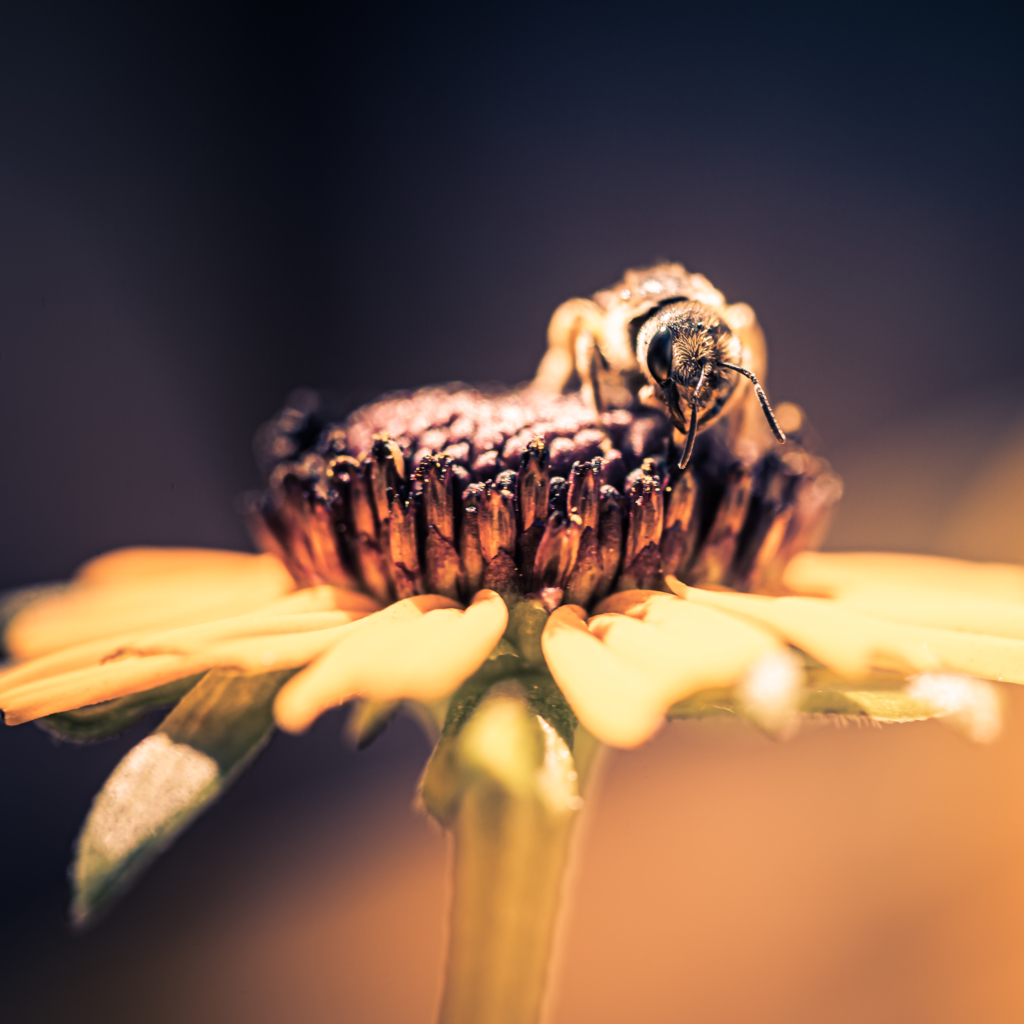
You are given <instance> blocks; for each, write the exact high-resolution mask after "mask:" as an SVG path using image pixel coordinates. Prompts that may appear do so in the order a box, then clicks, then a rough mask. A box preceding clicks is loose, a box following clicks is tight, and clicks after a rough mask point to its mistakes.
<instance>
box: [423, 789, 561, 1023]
mask: <svg viewBox="0 0 1024 1024" xmlns="http://www.w3.org/2000/svg"><path fill="white" fill-rule="evenodd" d="M577 813H578V812H577V811H575V810H572V811H570V812H569V813H564V814H552V813H551V812H550V810H549V809H548V808H547V807H545V806H544V804H543V802H542V801H541V800H540V799H538V798H537V797H535V796H532V795H527V794H522V795H520V794H513V793H510V792H508V791H507V790H505V789H503V787H501V786H500V785H497V784H494V783H491V782H489V781H487V780H483V779H482V780H480V781H479V782H477V783H476V784H474V785H471V786H470V787H469V788H468V789H467V790H466V792H465V793H464V795H463V798H462V801H461V805H460V807H459V811H458V814H457V816H456V819H455V823H454V827H453V834H454V845H455V858H454V894H453V901H452V919H451V935H450V947H449V954H448V968H447V975H446V978H445V990H444V998H443V1001H442V1004H441V1014H440V1021H441V1024H470V1022H472V1024H530V1022H533V1021H536V1020H538V1018H539V1015H540V1008H541V999H542V997H543V994H544V985H545V982H546V980H547V971H548V960H549V958H550V953H551V945H552V937H553V935H554V928H555V922H556V919H557V915H558V906H559V896H560V894H561V889H562V877H563V874H564V870H565V865H566V862H567V859H568V852H569V839H570V837H571V834H572V828H573V825H574V824H575V819H576V817H577Z"/></svg>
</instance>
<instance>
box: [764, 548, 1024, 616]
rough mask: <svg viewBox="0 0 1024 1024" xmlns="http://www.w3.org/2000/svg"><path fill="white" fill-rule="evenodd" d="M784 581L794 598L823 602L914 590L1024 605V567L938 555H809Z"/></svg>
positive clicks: (789, 570) (794, 565) (799, 559)
mask: <svg viewBox="0 0 1024 1024" xmlns="http://www.w3.org/2000/svg"><path fill="white" fill-rule="evenodd" d="M782 581H783V583H784V585H785V586H786V588H787V589H789V590H791V591H793V592H794V593H797V594H813V595H817V596H820V597H839V596H841V595H844V594H849V593H852V592H855V591H859V590H869V591H886V590H897V591H900V590H907V589H911V590H917V591H921V590H947V591H955V592H956V593H958V594H960V595H961V596H966V595H972V596H975V597H980V598H989V599H991V600H997V601H1012V602H1016V603H1021V602H1024V566H1020V565H1006V564H1002V563H999V562H967V561H963V560H961V559H958V558H938V557H935V556H932V555H903V554H890V553H887V552H860V551H858V552H827V553H825V552H819V551H805V552H802V553H801V554H798V555H796V556H795V557H794V558H793V560H792V561H791V562H790V563H789V565H788V566H787V567H786V572H785V575H784V576H783V578H782Z"/></svg>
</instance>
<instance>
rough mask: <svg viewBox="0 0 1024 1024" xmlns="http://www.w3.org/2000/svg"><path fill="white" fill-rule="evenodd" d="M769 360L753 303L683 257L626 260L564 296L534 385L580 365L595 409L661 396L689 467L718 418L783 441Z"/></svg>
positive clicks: (731, 429)
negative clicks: (583, 291) (641, 264)
mask: <svg viewBox="0 0 1024 1024" xmlns="http://www.w3.org/2000/svg"><path fill="white" fill-rule="evenodd" d="M766 368H767V353H766V348H765V342H764V335H763V333H762V332H761V328H760V326H759V325H758V323H757V318H756V316H755V315H754V311H753V310H752V309H751V308H750V307H749V306H748V305H746V304H745V303H735V304H732V305H729V304H727V303H726V301H725V296H724V295H723V294H722V293H721V292H720V291H718V289H717V288H715V287H714V286H713V285H712V284H711V282H710V281H708V279H707V278H706V277H704V276H703V275H702V274H691V273H689V272H688V271H687V270H686V268H685V267H683V266H682V264H679V263H659V264H657V265H656V266H653V267H646V268H640V269H636V270H628V271H627V272H626V273H625V275H624V276H623V278H622V280H621V281H620V282H618V284H616V285H614V286H613V287H611V288H607V289H604V290H603V291H599V292H596V293H595V294H594V295H593V296H592V297H591V298H589V299H584V298H577V299H569V300H568V301H567V302H563V303H562V305H561V306H559V307H558V309H556V310H555V313H554V315H553V316H552V318H551V322H550V324H549V325H548V348H547V352H546V353H545V355H544V358H543V359H542V361H541V364H540V366H539V368H538V370H537V375H536V377H535V378H534V386H535V387H537V388H539V389H543V390H548V391H556V392H562V391H564V390H565V388H566V387H567V386H568V384H569V382H570V380H571V379H572V376H573V373H576V374H577V376H578V377H579V380H580V387H581V390H582V392H583V394H584V396H585V397H586V398H587V399H588V401H589V402H590V403H591V404H592V405H593V406H594V408H595V409H597V410H600V409H602V408H603V407H604V406H605V405H606V404H611V405H621V404H628V403H629V402H631V401H633V400H635V399H639V400H640V401H641V402H643V403H645V404H649V405H660V406H661V407H662V408H663V409H665V410H666V411H667V413H668V415H669V417H670V418H671V420H672V423H673V425H674V426H675V428H676V430H677V431H678V434H679V438H678V441H679V448H680V450H681V455H680V460H679V466H680V468H683V467H685V466H686V464H687V463H688V462H689V460H690V456H691V455H692V453H693V445H694V442H695V440H696V438H697V435H698V434H699V433H700V432H701V431H702V430H705V429H707V428H708V427H710V426H712V425H713V424H716V423H720V422H724V423H726V425H727V436H728V438H729V440H730V442H732V443H735V441H736V440H737V439H738V438H739V437H743V436H748V437H749V436H754V435H757V434H758V433H762V434H763V427H762V428H760V430H758V427H757V426H756V423H766V424H767V426H768V427H769V428H770V429H771V432H772V434H774V436H775V438H776V439H777V440H778V441H779V442H780V443H784V442H785V440H786V436H785V434H784V433H783V432H782V429H781V428H780V427H779V424H778V422H777V420H776V418H775V414H774V413H773V412H772V408H771V406H770V405H769V404H768V399H767V397H766V395H765V393H764V390H763V388H762V386H761V381H762V380H763V379H764V376H765V371H766ZM758 406H759V407H760V408H759V409H758ZM755 413H756V420H755V419H754V415H753V414H755ZM762 414H763V417H764V419H763V420H762V419H761V416H762Z"/></svg>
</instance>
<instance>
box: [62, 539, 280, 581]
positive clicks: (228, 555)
mask: <svg viewBox="0 0 1024 1024" xmlns="http://www.w3.org/2000/svg"><path fill="white" fill-rule="evenodd" d="M260 557H262V556H260V555H251V554H248V553H247V552H245V551H225V550H223V549H219V548H157V547H132V548H117V549H116V550H114V551H107V552H106V553H104V554H102V555H97V556H96V557H95V558H90V559H89V561H88V562H84V563H83V564H82V565H81V566H79V568H78V571H77V572H76V573H75V579H76V580H77V581H79V582H84V581H88V582H90V583H110V582H119V581H123V580H131V579H134V580H137V579H141V578H143V577H147V576H149V577H154V576H180V575H192V574H195V573H199V574H204V573H205V574H211V575H218V574H224V573H231V572H234V571H236V570H238V569H243V570H244V568H245V567H246V566H247V565H248V564H249V563H251V562H252V560H253V559H254V558H260Z"/></svg>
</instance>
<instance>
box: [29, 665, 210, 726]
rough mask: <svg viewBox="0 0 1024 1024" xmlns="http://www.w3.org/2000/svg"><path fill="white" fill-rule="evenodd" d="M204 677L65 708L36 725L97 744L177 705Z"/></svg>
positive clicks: (176, 681) (198, 676) (38, 721)
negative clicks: (98, 702) (83, 705)
mask: <svg viewBox="0 0 1024 1024" xmlns="http://www.w3.org/2000/svg"><path fill="white" fill-rule="evenodd" d="M202 678H203V674H202V673H200V674H199V675H195V676H187V677H186V678H185V679H176V680H175V681H174V682H172V683H165V684H164V685H163V686H157V687H154V688H153V689H152V690H143V691H142V692H141V693H132V694H129V695H128V696H127V697H118V698H116V699H115V700H106V701H103V703H102V704H90V705H88V706H87V707H84V708H76V709H75V710H74V711H61V712H59V713H57V714H55V715H47V716H46V717H45V718H40V719H38V720H37V721H36V725H38V726H39V727H40V728H41V729H44V730H45V731H46V732H48V733H51V734H52V735H54V736H57V737H58V738H59V739H62V740H70V741H71V742H73V743H95V742H97V741H99V740H105V739H109V738H110V737H111V736H116V735H118V733H122V732H124V731H125V729H127V728H129V727H130V726H133V725H134V724H135V723H136V722H137V721H139V719H140V718H143V717H144V716H145V715H147V714H148V713H149V712H150V711H154V710H155V709H157V708H168V707H170V706H171V705H172V704H177V703H178V701H179V700H181V698H182V697H184V696H185V694H186V693H188V691H189V690H191V689H192V687H193V686H195V685H196V683H198V682H199V680H200V679H202Z"/></svg>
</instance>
